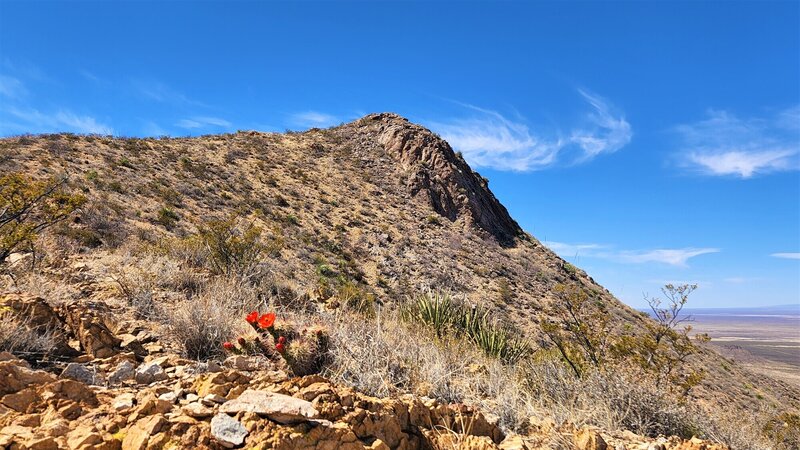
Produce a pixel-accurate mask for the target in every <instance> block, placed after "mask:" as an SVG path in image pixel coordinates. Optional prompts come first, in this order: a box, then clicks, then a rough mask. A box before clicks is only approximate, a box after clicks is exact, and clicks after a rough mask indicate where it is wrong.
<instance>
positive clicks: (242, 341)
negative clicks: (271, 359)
mask: <svg viewBox="0 0 800 450" xmlns="http://www.w3.org/2000/svg"><path fill="white" fill-rule="evenodd" d="M236 342H238V343H239V345H241V346H242V347H244V346H246V345H247V339H245V338H243V337H242V336H239V339H237V340H236Z"/></svg>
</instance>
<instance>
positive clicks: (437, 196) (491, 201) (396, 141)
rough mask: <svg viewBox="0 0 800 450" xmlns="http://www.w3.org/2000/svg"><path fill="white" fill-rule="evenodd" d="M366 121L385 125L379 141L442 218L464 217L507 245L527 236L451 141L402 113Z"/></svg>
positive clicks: (370, 118)
mask: <svg viewBox="0 0 800 450" xmlns="http://www.w3.org/2000/svg"><path fill="white" fill-rule="evenodd" d="M365 121H375V122H379V123H380V134H379V136H378V140H379V142H380V143H381V144H383V146H384V148H385V149H386V151H387V152H388V153H389V154H391V155H392V156H393V157H394V158H395V159H397V161H398V162H399V163H400V166H401V167H402V169H403V170H405V171H407V172H409V173H410V174H411V178H410V181H409V183H410V186H409V187H410V188H411V194H412V195H413V196H417V195H426V196H427V197H428V199H429V201H430V204H431V206H432V207H433V209H434V210H436V212H438V213H439V214H441V215H442V216H444V217H446V218H447V219H449V220H450V221H453V222H455V221H456V220H459V219H464V221H465V222H466V223H467V224H472V225H475V226H477V227H478V228H480V229H482V230H484V231H486V232H488V233H489V234H491V235H493V236H494V237H495V238H496V239H497V241H498V242H499V243H500V244H502V245H504V246H513V243H514V238H516V237H518V236H520V235H522V229H521V228H520V227H519V225H518V224H517V222H515V221H514V219H512V218H511V216H510V215H509V214H508V211H507V210H506V208H505V207H504V206H503V205H501V204H500V202H499V201H498V200H497V198H495V196H494V194H492V192H491V191H490V190H489V186H488V183H487V181H486V180H485V179H483V178H482V177H481V176H480V175H478V173H476V172H473V171H472V169H471V168H470V167H469V165H468V164H467V163H466V161H464V160H463V159H462V158H460V157H458V156H457V155H456V154H455V152H453V149H452V148H451V147H450V145H449V144H448V143H447V142H446V141H444V140H443V139H441V138H439V137H438V136H436V135H435V134H433V133H432V132H431V131H430V130H428V129H426V128H423V127H421V126H419V125H415V124H412V123H410V122H409V121H408V120H406V119H404V118H402V117H400V116H398V115H396V114H389V113H383V114H373V115H370V116H367V117H366V118H365Z"/></svg>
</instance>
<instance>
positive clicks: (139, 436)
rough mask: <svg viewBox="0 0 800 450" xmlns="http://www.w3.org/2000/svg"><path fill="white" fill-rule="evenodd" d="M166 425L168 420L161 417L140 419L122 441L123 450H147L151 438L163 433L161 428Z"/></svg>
mask: <svg viewBox="0 0 800 450" xmlns="http://www.w3.org/2000/svg"><path fill="white" fill-rule="evenodd" d="M166 424H167V421H166V419H164V417H163V416H160V415H156V416H149V417H145V418H143V419H140V420H139V421H137V422H136V423H135V424H134V425H133V426H132V427H130V428H129V429H128V430H127V432H126V433H125V438H124V439H123V440H122V450H145V448H147V442H148V441H149V440H150V436H153V435H154V434H156V433H158V432H159V431H161V428H162V427H163V426H164V425H166Z"/></svg>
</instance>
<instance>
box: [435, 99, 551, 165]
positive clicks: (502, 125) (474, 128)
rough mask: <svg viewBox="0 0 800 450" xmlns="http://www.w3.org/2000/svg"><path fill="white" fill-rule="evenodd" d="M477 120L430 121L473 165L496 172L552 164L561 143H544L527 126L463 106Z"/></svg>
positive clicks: (492, 112) (486, 111) (483, 110)
mask: <svg viewBox="0 0 800 450" xmlns="http://www.w3.org/2000/svg"><path fill="white" fill-rule="evenodd" d="M466 106H468V107H469V108H470V109H472V110H473V111H476V112H477V113H478V117H474V118H469V119H455V120H451V121H449V122H432V123H430V127H431V128H432V129H433V130H434V131H436V132H438V133H439V134H441V135H442V137H443V138H444V139H445V140H446V141H447V142H449V143H450V145H452V146H453V148H455V149H456V150H458V151H460V152H461V153H462V154H463V155H464V158H466V160H467V161H468V162H469V163H470V164H471V165H473V166H477V167H491V168H494V169H499V170H513V171H520V172H523V171H529V170H536V169H540V168H543V167H546V166H549V165H551V164H553V163H554V162H555V161H556V158H557V156H558V152H559V151H560V150H561V148H562V147H563V142H562V141H560V140H556V141H553V142H547V141H544V140H542V139H540V138H538V137H537V136H534V135H533V134H532V133H531V131H530V129H529V128H528V126H527V125H525V124H523V123H521V122H517V121H513V120H509V119H507V118H505V117H503V115H501V114H500V113H498V112H495V111H490V110H487V109H482V108H478V107H475V106H471V105H466Z"/></svg>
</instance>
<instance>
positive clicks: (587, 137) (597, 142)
mask: <svg viewBox="0 0 800 450" xmlns="http://www.w3.org/2000/svg"><path fill="white" fill-rule="evenodd" d="M579 92H580V93H581V95H582V96H583V98H585V99H586V101H587V102H589V104H590V105H592V108H593V109H594V110H593V111H592V112H591V113H589V115H588V118H589V123H590V124H591V125H592V127H591V128H587V129H581V130H575V131H573V132H572V137H571V139H570V140H571V141H572V142H573V143H575V144H577V145H579V146H580V147H581V148H582V149H583V152H584V156H583V158H584V159H591V158H594V157H595V156H597V155H599V154H601V153H613V152H615V151H617V150H619V149H621V148H622V147H624V146H626V145H628V143H630V142H631V138H632V137H633V130H632V129H631V125H630V124H629V123H628V122H627V121H626V120H625V117H624V116H622V115H619V114H618V115H614V114H613V113H612V110H611V106H610V104H609V103H608V102H607V101H606V100H604V99H603V98H601V97H600V96H598V95H596V94H592V93H589V92H586V91H584V90H579Z"/></svg>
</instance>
